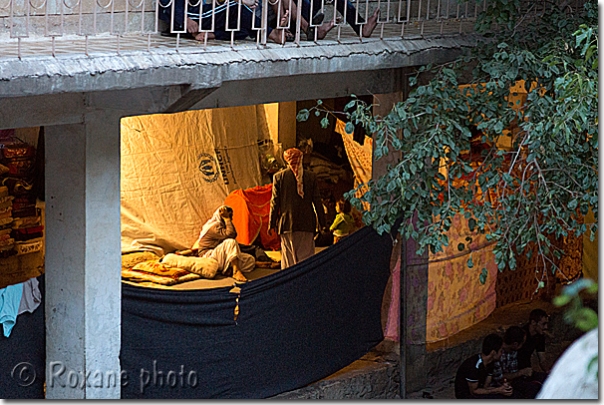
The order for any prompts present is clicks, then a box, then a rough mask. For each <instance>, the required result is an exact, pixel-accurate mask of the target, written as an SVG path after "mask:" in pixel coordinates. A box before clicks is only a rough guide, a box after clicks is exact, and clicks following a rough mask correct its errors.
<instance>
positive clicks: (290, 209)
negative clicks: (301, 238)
mask: <svg viewBox="0 0 604 405" xmlns="http://www.w3.org/2000/svg"><path fill="white" fill-rule="evenodd" d="M302 183H303V184H304V198H302V197H300V195H299V194H298V188H297V187H298V184H297V183H296V177H295V176H294V173H293V172H292V171H291V169H290V168H289V167H288V168H287V169H284V170H281V171H279V172H277V173H275V175H274V176H273V196H272V198H271V211H270V216H269V227H270V228H271V229H277V233H278V234H279V235H281V234H282V233H284V232H313V233H314V232H315V230H316V228H317V218H318V220H319V225H320V227H321V229H323V228H324V227H325V212H324V211H323V204H322V202H321V195H320V193H319V187H318V185H317V177H316V176H315V174H314V173H313V172H311V171H308V170H305V171H304V172H303V176H302ZM313 205H314V209H313ZM315 209H316V212H317V214H316V215H315Z"/></svg>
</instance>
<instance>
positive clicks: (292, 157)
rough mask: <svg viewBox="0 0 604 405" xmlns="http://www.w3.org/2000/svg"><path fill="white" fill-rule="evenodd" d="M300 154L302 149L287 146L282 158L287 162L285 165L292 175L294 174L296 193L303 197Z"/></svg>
mask: <svg viewBox="0 0 604 405" xmlns="http://www.w3.org/2000/svg"><path fill="white" fill-rule="evenodd" d="M302 156H303V153H302V151H301V150H300V149H296V148H289V149H288V150H286V151H285V152H284V153H283V158H284V159H285V161H286V162H287V165H288V166H289V167H290V168H291V169H292V172H293V173H294V176H296V182H297V183H298V194H299V195H300V197H302V198H304V184H303V183H302V174H303V169H302Z"/></svg>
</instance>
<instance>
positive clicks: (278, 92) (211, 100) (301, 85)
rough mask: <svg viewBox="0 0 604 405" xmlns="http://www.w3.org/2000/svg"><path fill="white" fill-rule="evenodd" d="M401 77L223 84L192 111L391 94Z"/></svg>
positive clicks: (394, 72)
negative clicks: (354, 95) (353, 95)
mask: <svg viewBox="0 0 604 405" xmlns="http://www.w3.org/2000/svg"><path fill="white" fill-rule="evenodd" d="M400 76H401V69H381V70H370V71H350V72H344V73H323V74H313V75H298V76H289V77H270V78H266V79H250V80H244V81H231V82H223V83H222V86H221V87H220V88H219V89H218V90H216V91H215V92H213V93H212V94H210V95H209V96H208V97H206V98H204V99H203V100H201V101H200V102H199V103H197V104H195V105H194V106H192V107H191V109H193V110H199V109H205V108H221V107H237V106H242V105H250V104H264V103H275V102H288V101H298V100H314V99H319V98H334V97H345V96H349V95H351V94H356V95H368V94H375V93H390V92H394V91H397V90H398V89H400Z"/></svg>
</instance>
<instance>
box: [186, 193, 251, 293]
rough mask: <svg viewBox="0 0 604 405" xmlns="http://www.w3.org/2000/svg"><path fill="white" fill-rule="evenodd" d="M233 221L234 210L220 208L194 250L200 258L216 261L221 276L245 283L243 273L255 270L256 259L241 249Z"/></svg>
mask: <svg viewBox="0 0 604 405" xmlns="http://www.w3.org/2000/svg"><path fill="white" fill-rule="evenodd" d="M232 220H233V209H232V208H231V207H229V206H227V205H222V206H221V207H219V208H218V209H217V210H216V211H215V212H214V214H213V215H212V217H211V218H210V219H209V220H208V221H207V222H206V223H205V224H204V226H203V228H201V232H200V233H199V238H197V241H195V243H194V244H193V247H192V250H197V256H199V257H206V258H211V259H214V260H216V262H217V263H218V273H219V274H222V275H224V276H230V277H233V278H234V279H235V280H236V281H241V282H245V281H247V278H246V277H245V276H244V275H243V273H248V272H250V271H252V270H254V267H255V266H256V258H255V257H254V256H252V255H250V254H247V253H243V252H242V251H241V249H239V244H238V243H237V241H236V240H235V238H236V237H237V231H236V230H235V226H234V225H233V221H232Z"/></svg>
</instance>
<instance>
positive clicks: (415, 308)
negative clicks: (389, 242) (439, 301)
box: [373, 80, 428, 399]
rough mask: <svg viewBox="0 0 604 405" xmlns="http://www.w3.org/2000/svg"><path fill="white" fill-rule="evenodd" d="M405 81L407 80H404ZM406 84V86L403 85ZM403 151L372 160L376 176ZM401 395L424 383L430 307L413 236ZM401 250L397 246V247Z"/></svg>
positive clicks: (403, 309)
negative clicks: (427, 322)
mask: <svg viewBox="0 0 604 405" xmlns="http://www.w3.org/2000/svg"><path fill="white" fill-rule="evenodd" d="M403 83H406V80H405V81H403ZM402 87H405V86H402ZM407 92H408V91H407V89H405V91H404V92H403V91H399V92H395V93H389V94H378V95H375V96H374V107H373V114H374V115H380V116H382V117H383V116H386V115H387V114H388V113H389V112H390V110H391V109H392V107H393V106H394V105H395V104H396V103H397V102H399V101H402V100H403V97H404V93H407ZM401 157H402V156H401V154H400V153H389V154H388V155H387V156H384V157H383V158H382V159H380V160H378V161H374V162H373V178H374V179H375V178H377V177H379V176H380V175H383V174H385V173H386V171H387V170H388V165H392V166H394V165H395V164H396V163H397V162H399V161H400V159H401ZM399 243H400V259H401V275H400V302H399V318H400V319H399V339H400V377H401V381H400V397H401V398H402V399H404V398H406V397H407V393H409V392H413V391H417V390H419V389H421V388H423V387H425V385H426V382H427V375H426V373H425V371H426V367H425V359H426V315H427V311H428V254H427V253H426V254H424V255H422V256H418V255H417V254H416V252H417V247H418V245H417V243H415V241H413V240H401V241H400V242H399ZM397 252H398V250H397Z"/></svg>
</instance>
